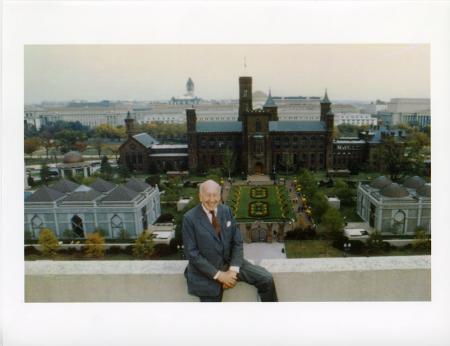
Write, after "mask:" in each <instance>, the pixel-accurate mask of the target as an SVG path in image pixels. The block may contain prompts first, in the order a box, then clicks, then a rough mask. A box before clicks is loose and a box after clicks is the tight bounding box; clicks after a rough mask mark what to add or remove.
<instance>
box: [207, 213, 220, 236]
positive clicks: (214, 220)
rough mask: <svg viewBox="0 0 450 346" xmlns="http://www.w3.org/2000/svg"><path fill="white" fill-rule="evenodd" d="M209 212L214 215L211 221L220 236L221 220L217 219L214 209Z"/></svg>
mask: <svg viewBox="0 0 450 346" xmlns="http://www.w3.org/2000/svg"><path fill="white" fill-rule="evenodd" d="M209 212H210V214H211V216H212V219H211V223H212V225H213V227H214V230H215V231H216V234H217V236H220V225H219V222H218V221H217V217H216V215H215V214H214V210H210V211H209Z"/></svg>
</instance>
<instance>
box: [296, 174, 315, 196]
mask: <svg viewBox="0 0 450 346" xmlns="http://www.w3.org/2000/svg"><path fill="white" fill-rule="evenodd" d="M297 181H298V183H299V184H300V187H301V189H302V194H303V195H304V196H305V197H306V198H308V199H311V198H312V197H313V196H314V194H315V193H316V191H317V181H316V179H315V178H314V175H313V174H312V173H311V172H310V171H308V170H306V169H304V170H302V171H301V172H300V174H299V176H298V177H297Z"/></svg>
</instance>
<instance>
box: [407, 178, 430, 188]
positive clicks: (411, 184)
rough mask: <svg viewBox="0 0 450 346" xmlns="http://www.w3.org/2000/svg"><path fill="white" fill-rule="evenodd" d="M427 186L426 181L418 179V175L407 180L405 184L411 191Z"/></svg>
mask: <svg viewBox="0 0 450 346" xmlns="http://www.w3.org/2000/svg"><path fill="white" fill-rule="evenodd" d="M424 184H425V180H423V179H422V178H421V177H418V176H417V175H416V176H414V177H409V178H408V179H406V180H405V182H404V183H403V186H405V187H407V188H409V189H417V188H419V187H421V186H422V185H424Z"/></svg>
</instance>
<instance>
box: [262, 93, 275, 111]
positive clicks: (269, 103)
mask: <svg viewBox="0 0 450 346" xmlns="http://www.w3.org/2000/svg"><path fill="white" fill-rule="evenodd" d="M263 107H277V104H276V103H275V101H274V100H273V98H272V92H271V91H270V90H269V96H268V97H267V100H266V103H264V106H263Z"/></svg>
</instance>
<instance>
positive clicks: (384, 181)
mask: <svg viewBox="0 0 450 346" xmlns="http://www.w3.org/2000/svg"><path fill="white" fill-rule="evenodd" d="M390 184H392V181H391V180H390V179H389V178H386V177H385V176H384V175H381V176H379V177H378V178H376V179H375V180H374V181H372V182H371V183H370V186H371V187H373V188H375V189H382V188H384V187H386V186H388V185H390Z"/></svg>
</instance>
